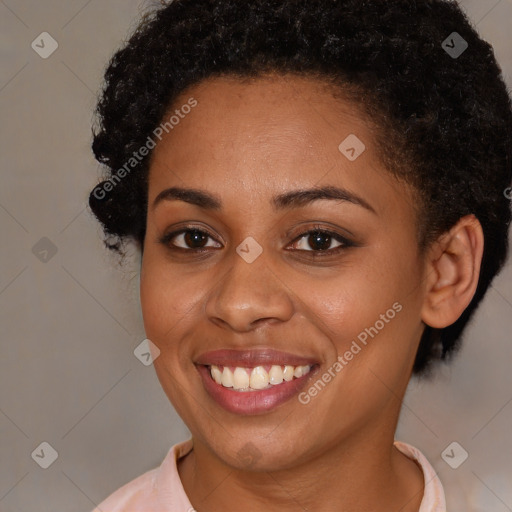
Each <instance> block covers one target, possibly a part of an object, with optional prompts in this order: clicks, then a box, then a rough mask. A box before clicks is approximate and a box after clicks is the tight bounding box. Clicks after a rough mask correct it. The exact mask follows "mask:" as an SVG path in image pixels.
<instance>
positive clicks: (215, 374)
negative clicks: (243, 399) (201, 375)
mask: <svg viewBox="0 0 512 512" xmlns="http://www.w3.org/2000/svg"><path fill="white" fill-rule="evenodd" d="M311 368H312V366H311V365H301V366H292V365H267V366H256V367H254V368H245V367H241V366H237V367H228V366H224V367H222V366H220V367H219V366H217V365H212V366H211V367H210V375H211V377H212V379H213V380H214V381H215V382H216V383H217V384H219V385H221V386H223V387H225V388H232V389H233V390H235V391H241V392H251V391H259V390H262V389H269V388H271V387H272V386H279V385H281V384H282V383H283V382H290V381H291V380H293V379H298V378H300V377H303V376H304V375H307V374H308V373H309V372H310V371H311Z"/></svg>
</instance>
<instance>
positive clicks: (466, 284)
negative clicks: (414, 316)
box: [421, 215, 484, 329]
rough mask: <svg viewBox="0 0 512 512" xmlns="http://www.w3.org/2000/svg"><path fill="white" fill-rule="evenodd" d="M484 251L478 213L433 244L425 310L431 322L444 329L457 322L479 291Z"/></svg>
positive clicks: (434, 325)
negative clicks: (477, 290) (477, 289)
mask: <svg viewBox="0 0 512 512" xmlns="http://www.w3.org/2000/svg"><path fill="white" fill-rule="evenodd" d="M483 251H484V234H483V231H482V226H481V224H480V222H479V221H478V219H477V218H476V217H475V216H474V215H466V216H465V217H462V218H461V219H460V220H459V221H458V222H457V224H456V225H455V226H453V228H451V229H450V231H448V232H446V233H444V234H443V235H441V236H440V237H439V238H438V239H437V240H436V241H435V242H434V243H433V244H432V246H431V248H430V250H429V252H428V255H427V261H426V263H427V269H426V270H427V278H426V290H425V293H426V294H425V299H424V303H423V307H422V313H421V318H422V320H423V321H424V322H425V323H426V324H427V325H429V326H431V327H434V328H439V329H441V328H443V327H447V326H449V325H451V324H453V323H454V322H455V321H457V319H458V318H459V317H460V315H461V314H462V313H463V311H464V310H465V309H466V307H467V306H468V305H469V303H470V302H471V299H472V298H473V296H474V294H475V291H476V288H477V285H478V278H479V276H480V265H481V263H482V255H483Z"/></svg>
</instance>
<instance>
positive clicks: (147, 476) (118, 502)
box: [93, 468, 158, 512]
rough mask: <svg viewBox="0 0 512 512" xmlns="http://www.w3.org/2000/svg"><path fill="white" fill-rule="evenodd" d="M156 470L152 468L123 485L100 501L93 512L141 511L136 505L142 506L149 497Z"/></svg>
mask: <svg viewBox="0 0 512 512" xmlns="http://www.w3.org/2000/svg"><path fill="white" fill-rule="evenodd" d="M157 471H158V468H155V469H152V470H150V471H148V472H146V473H144V474H143V475H140V476H139V477H137V478H135V479H134V480H132V481H131V482H128V483H127V484H125V485H123V486H122V487H120V488H119V489H117V491H115V492H114V493H113V494H111V495H110V496H109V497H108V498H107V499H106V500H104V501H102V502H101V503H100V504H99V505H98V507H97V508H95V509H94V510H93V512H124V511H128V510H129V511H130V512H138V511H139V510H140V511H142V510H143V509H142V508H136V507H140V506H143V505H144V503H147V500H148V499H149V498H150V496H151V490H152V489H153V486H154V481H155V476H156V473H157ZM128 507H129V508H128Z"/></svg>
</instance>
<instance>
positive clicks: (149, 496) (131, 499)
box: [93, 439, 446, 512]
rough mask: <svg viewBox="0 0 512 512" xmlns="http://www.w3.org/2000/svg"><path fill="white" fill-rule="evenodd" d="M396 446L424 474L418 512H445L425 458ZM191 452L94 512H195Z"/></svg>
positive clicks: (177, 452) (175, 450) (177, 451)
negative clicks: (188, 482)
mask: <svg viewBox="0 0 512 512" xmlns="http://www.w3.org/2000/svg"><path fill="white" fill-rule="evenodd" d="M395 446H396V447H397V448H398V449H399V450H400V451H401V452H402V453H403V454H405V455H406V456H407V457H409V458H410V459H412V460H414V461H416V463H417V464H418V465H419V466H420V467H421V469H422V471H423V477H424V480H425V490H424V493H423V499H422V501H421V506H420V509H419V511H418V512H446V501H445V496H444V491H443V486H442V485H441V482H440V480H439V478H438V477H437V474H436V472H435V471H434V468H433V467H432V466H431V465H430V463H429V462H428V460H427V459H426V458H425V456H424V455H423V454H422V453H421V452H420V451H419V450H418V449H416V448H414V447H413V446H411V445H409V444H407V443H402V442H400V441H395ZM190 450H192V439H188V440H187V441H183V442H182V443H178V444H175V445H174V446H172V447H171V449H170V450H169V452H168V453H167V455H166V457H165V458H164V460H163V462H162V464H161V465H160V466H159V467H158V468H155V469H152V470H150V471H147V472H146V473H144V474H143V475H141V476H139V477H137V478H135V479H134V480H132V481H131V482H128V483H127V484H125V485H124V486H123V487H121V488H120V489H118V490H117V491H115V492H114V493H113V494H112V495H110V496H109V497H108V498H107V499H106V500H105V501H103V502H102V503H100V504H99V505H98V507H97V508H95V509H94V510H93V512H194V508H193V507H192V505H191V504H190V500H189V499H188V497H187V495H186V494H185V490H184V489H183V485H182V483H181V480H180V477H179V474H178V468H177V464H176V462H177V460H178V459H179V458H181V457H184V456H185V455H186V454H187V453H189V452H190Z"/></svg>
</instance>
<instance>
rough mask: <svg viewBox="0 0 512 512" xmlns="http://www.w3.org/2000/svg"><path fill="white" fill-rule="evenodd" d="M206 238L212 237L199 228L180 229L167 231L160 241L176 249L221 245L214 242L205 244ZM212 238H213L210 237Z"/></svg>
mask: <svg viewBox="0 0 512 512" xmlns="http://www.w3.org/2000/svg"><path fill="white" fill-rule="evenodd" d="M208 239H212V237H211V236H210V234H209V233H207V232H206V231H202V230H201V229H182V230H181V231H175V232H173V233H169V234H168V235H166V236H165V237H164V238H163V239H162V243H164V244H165V245H168V246H170V247H171V248H178V249H184V250H186V249H189V250H192V251H193V250H194V249H203V248H205V247H221V245H220V244H218V243H217V242H214V244H216V245H213V246H212V245H206V244H207V242H208ZM212 240H213V239H212Z"/></svg>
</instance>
